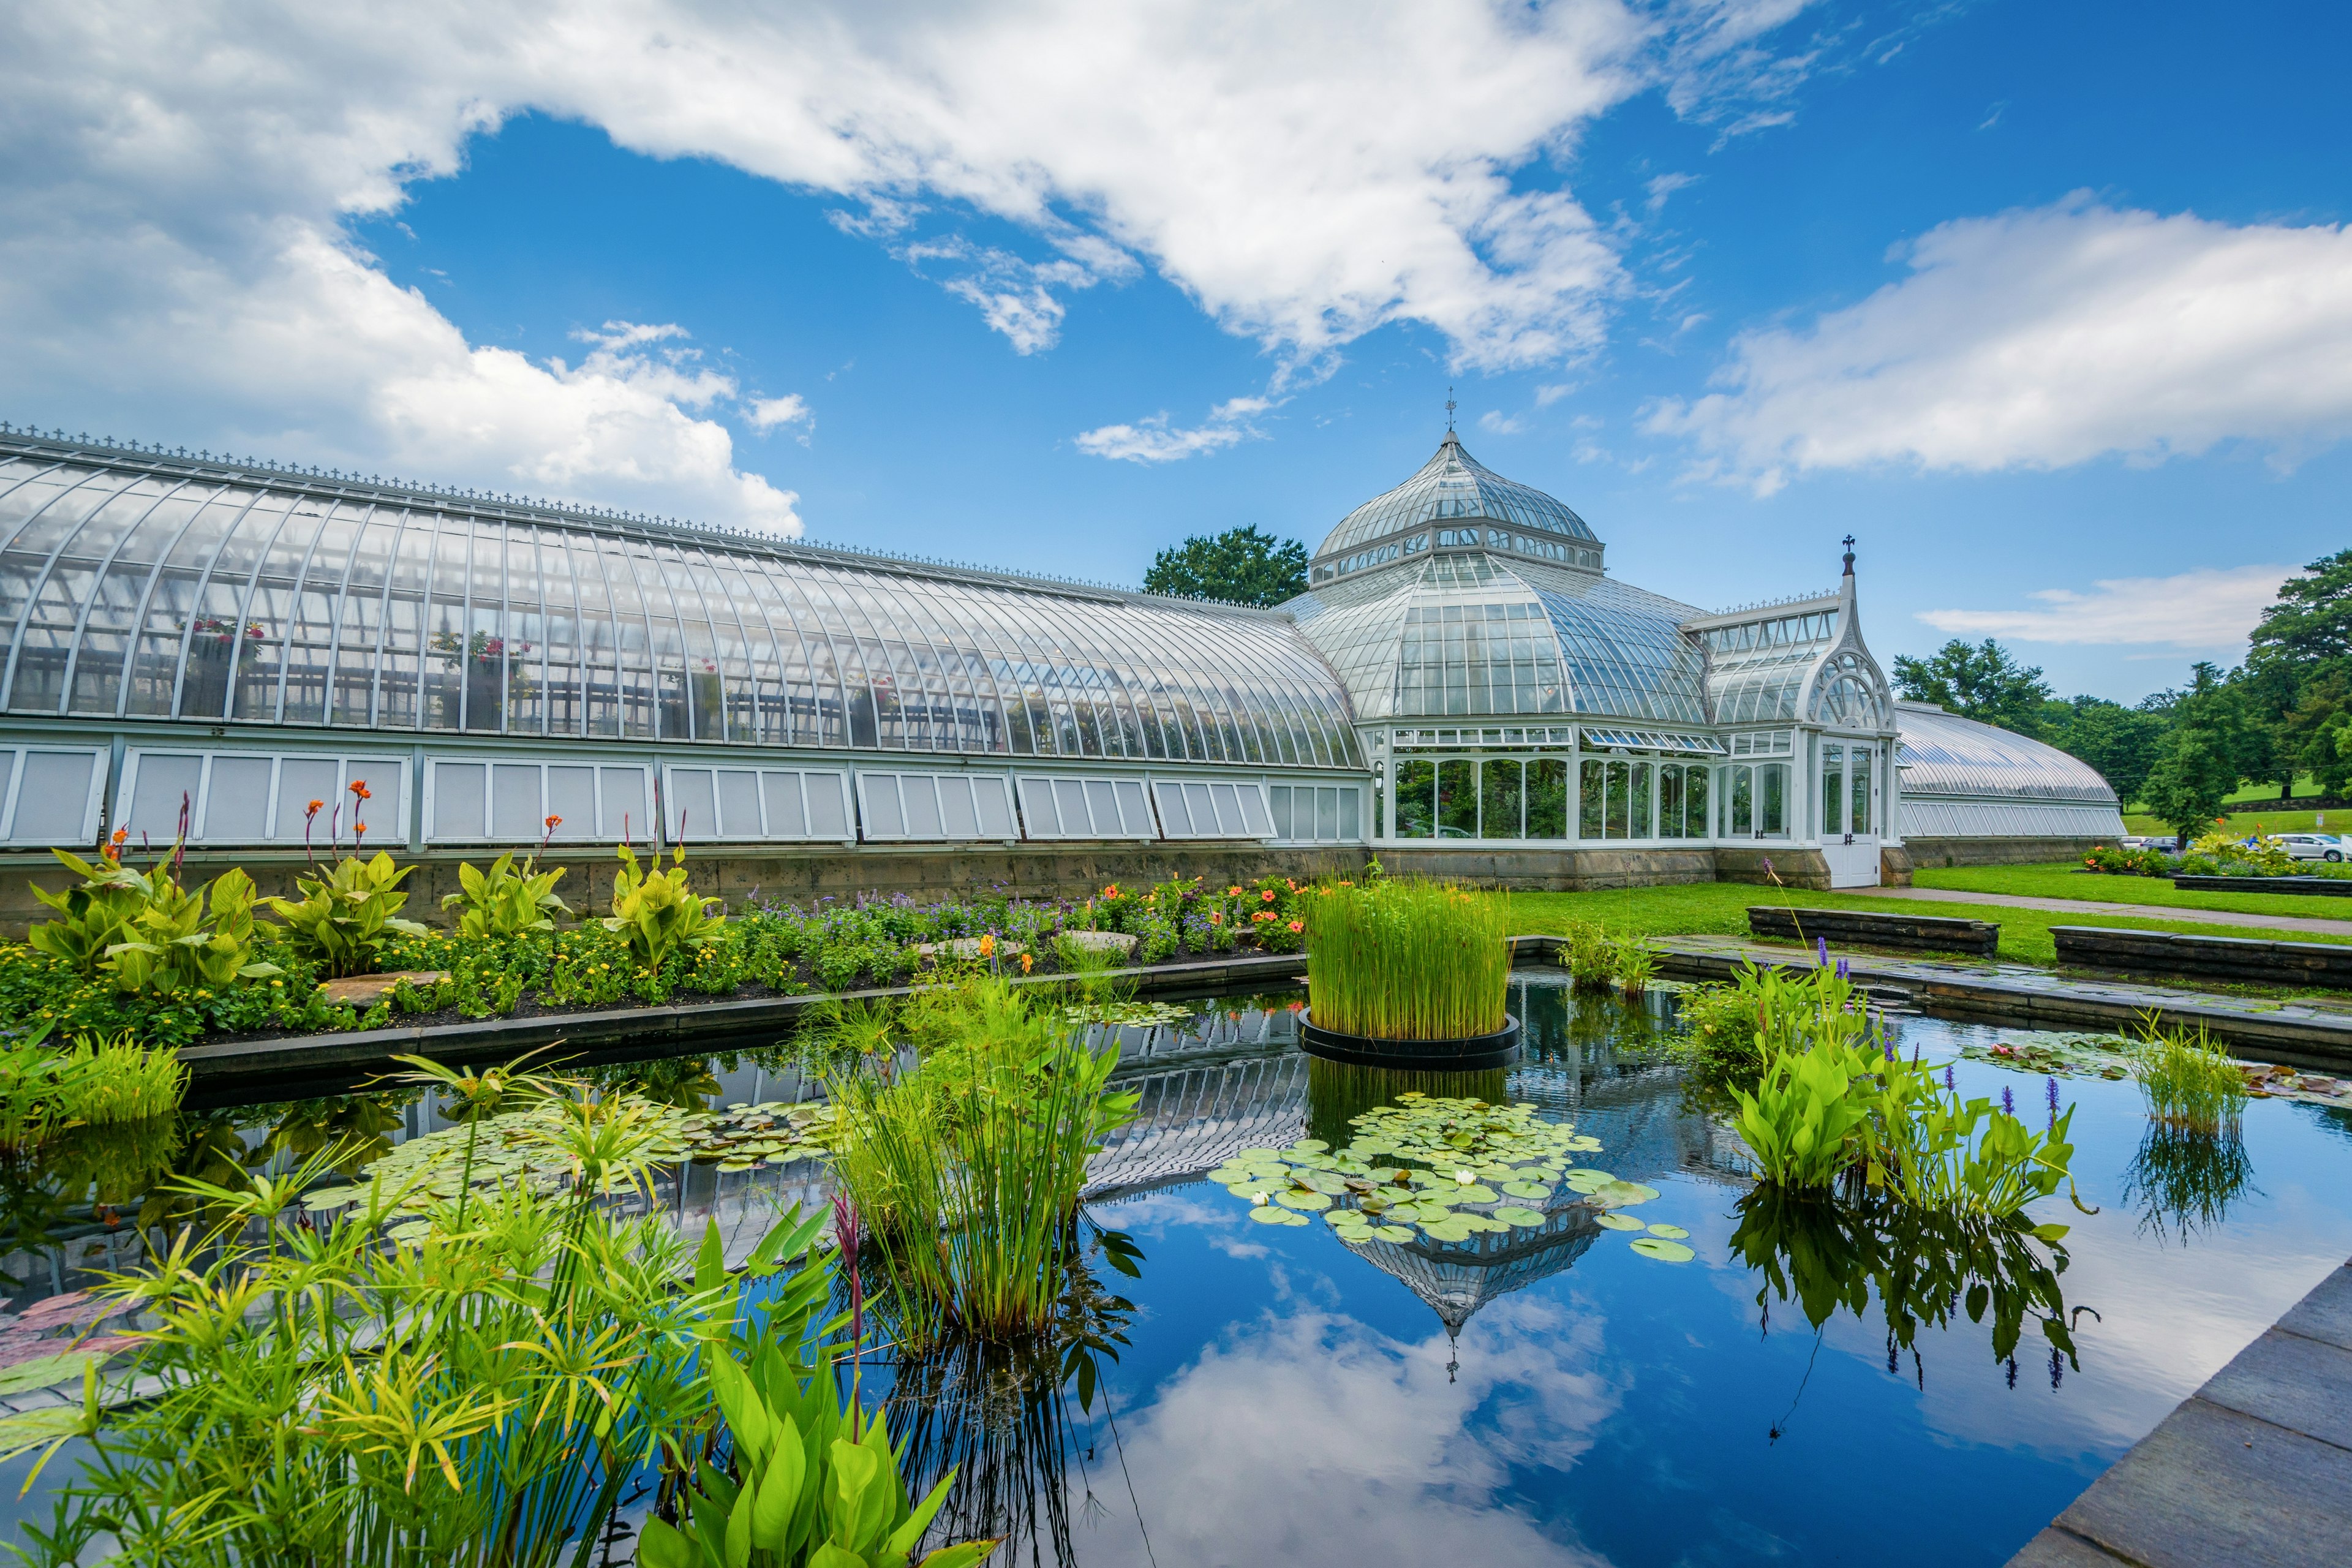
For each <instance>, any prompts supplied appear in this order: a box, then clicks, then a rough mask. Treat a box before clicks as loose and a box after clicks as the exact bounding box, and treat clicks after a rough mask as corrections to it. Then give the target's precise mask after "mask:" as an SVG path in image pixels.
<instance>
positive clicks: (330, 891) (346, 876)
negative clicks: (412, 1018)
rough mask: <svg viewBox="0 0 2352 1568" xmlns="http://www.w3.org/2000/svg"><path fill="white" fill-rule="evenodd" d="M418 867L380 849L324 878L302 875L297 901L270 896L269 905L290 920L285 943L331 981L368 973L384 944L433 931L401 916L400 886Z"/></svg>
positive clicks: (404, 897)
mask: <svg viewBox="0 0 2352 1568" xmlns="http://www.w3.org/2000/svg"><path fill="white" fill-rule="evenodd" d="M415 869H416V868H415V867H414V866H395V865H394V864H393V862H392V857H391V856H390V855H388V854H385V853H384V852H383V851H382V850H378V851H377V852H376V853H375V855H374V856H373V857H372V858H361V857H359V856H356V855H354V856H352V858H349V859H345V860H338V861H336V862H335V863H334V866H333V867H332V868H331V869H330V870H329V871H328V873H327V874H326V875H325V876H323V877H298V878H296V879H295V881H294V887H295V889H296V890H297V891H298V892H299V893H301V895H302V898H301V900H300V901H299V902H297V901H295V900H291V899H271V900H268V904H269V908H270V910H271V911H272V912H274V913H275V914H276V915H277V916H278V919H279V920H281V921H285V922H286V942H287V945H288V946H289V947H291V948H292V949H293V950H294V951H295V952H297V953H299V954H300V955H301V956H302V957H304V958H306V959H310V960H312V961H313V962H315V963H318V964H319V965H320V968H322V969H324V970H325V971H326V973H327V975H328V977H329V978H330V979H341V978H342V977H343V976H345V975H350V974H365V973H369V972H370V971H372V970H373V969H374V968H375V967H376V961H377V955H378V953H379V952H381V951H382V950H383V945H384V944H385V943H386V942H390V941H392V940H393V939H394V937H398V936H425V935H429V934H430V932H429V931H427V929H426V928H425V927H424V926H422V925H419V924H418V923H417V922H416V921H411V920H402V919H401V918H399V916H400V910H401V908H402V906H403V905H404V904H406V903H407V902H408V894H407V893H406V892H404V891H403V890H402V889H401V886H400V884H401V883H403V882H404V881H406V880H407V879H408V876H409V873H411V872H413V871H415Z"/></svg>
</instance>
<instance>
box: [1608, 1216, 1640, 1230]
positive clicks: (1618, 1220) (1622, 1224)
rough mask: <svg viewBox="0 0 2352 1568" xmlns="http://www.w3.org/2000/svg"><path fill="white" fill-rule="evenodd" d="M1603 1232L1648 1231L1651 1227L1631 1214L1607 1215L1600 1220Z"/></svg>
mask: <svg viewBox="0 0 2352 1568" xmlns="http://www.w3.org/2000/svg"><path fill="white" fill-rule="evenodd" d="M1600 1225H1601V1228H1602V1229H1603V1230H1646V1229H1648V1228H1649V1227H1648V1226H1644V1225H1643V1223H1642V1222H1641V1221H1640V1220H1638V1219H1635V1218H1634V1217H1633V1215H1629V1214H1605V1215H1601V1219H1600Z"/></svg>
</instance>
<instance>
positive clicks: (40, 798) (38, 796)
mask: <svg viewBox="0 0 2352 1568" xmlns="http://www.w3.org/2000/svg"><path fill="white" fill-rule="evenodd" d="M0 769H5V771H6V776H5V778H0V843H6V844H9V845H11V846H21V847H26V848H59V849H63V848H70V847H73V846H75V845H79V846H81V847H84V848H88V847H90V846H92V845H95V844H96V843H97V842H98V811H99V806H100V804H101V802H102V801H103V798H104V796H105V795H106V753H105V752H102V751H94V750H92V749H90V748H89V747H87V746H15V747H0Z"/></svg>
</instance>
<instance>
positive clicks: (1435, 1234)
mask: <svg viewBox="0 0 2352 1568" xmlns="http://www.w3.org/2000/svg"><path fill="white" fill-rule="evenodd" d="M1421 1233H1422V1234H1423V1236H1425V1237H1429V1239H1430V1240H1432V1241H1467V1240H1469V1239H1470V1227H1469V1226H1466V1225H1464V1224H1463V1223H1461V1221H1459V1220H1458V1219H1448V1220H1441V1221H1438V1222H1437V1223H1435V1224H1430V1225H1423V1226H1422V1227H1421Z"/></svg>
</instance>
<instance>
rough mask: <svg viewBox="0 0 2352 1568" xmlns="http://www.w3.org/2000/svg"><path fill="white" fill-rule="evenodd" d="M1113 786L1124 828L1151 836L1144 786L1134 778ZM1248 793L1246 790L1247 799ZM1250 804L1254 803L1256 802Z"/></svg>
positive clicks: (1146, 836)
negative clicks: (1144, 798)
mask: <svg viewBox="0 0 2352 1568" xmlns="http://www.w3.org/2000/svg"><path fill="white" fill-rule="evenodd" d="M1113 787H1114V788H1115V789H1116V790H1117V791H1118V815H1119V821H1120V823H1121V825H1122V827H1123V830H1124V831H1125V832H1128V833H1130V834H1133V835H1135V836H1136V837H1139V838H1150V837H1152V836H1153V828H1152V826H1151V813H1150V810H1149V809H1147V808H1146V807H1145V805H1144V801H1143V786H1142V785H1141V784H1137V783H1136V782H1135V781H1134V780H1132V779H1120V780H1118V783H1117V784H1115V785H1114V786H1113ZM1247 793H1248V792H1246V791H1244V798H1245V799H1246V797H1247ZM1250 804H1251V805H1255V802H1251V803H1250Z"/></svg>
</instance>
